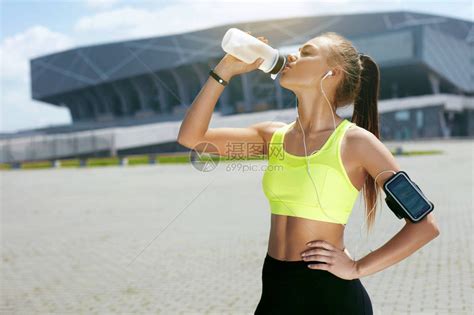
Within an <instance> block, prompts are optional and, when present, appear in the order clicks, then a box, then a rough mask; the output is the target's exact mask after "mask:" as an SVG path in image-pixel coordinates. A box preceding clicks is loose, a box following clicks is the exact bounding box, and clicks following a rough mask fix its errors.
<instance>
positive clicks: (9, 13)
mask: <svg viewBox="0 0 474 315" xmlns="http://www.w3.org/2000/svg"><path fill="white" fill-rule="evenodd" d="M0 3H1V30H0V61H1V69H2V76H1V83H0V84H1V96H0V97H1V111H0V115H1V116H0V132H14V131H17V130H24V129H31V128H37V127H44V126H48V125H57V124H68V123H70V122H71V117H70V114H69V112H68V111H67V110H65V109H63V108H57V107H56V106H51V105H48V104H46V103H43V102H37V101H33V100H31V93H30V80H29V61H28V60H29V59H30V58H33V57H36V56H41V55H44V54H48V53H52V52H56V51H61V50H65V49H69V48H73V47H77V46H85V45H90V44H98V43H105V42H112V41H118V40H127V39H134V38H142V37H150V36H160V35H165V34H173V33H180V32H186V31H191V30H195V29H203V28H207V27H213V26H217V25H221V24H227V23H232V22H240V21H253V20H262V19H267V18H285V17H293V16H308V15H323V14H337V13H360V12H380V11H395V10H409V11H416V12H420V13H431V14H437V15H443V16H449V17H455V18H460V19H464V20H470V21H473V20H474V11H473V10H474V8H473V5H472V1H464V0H462V1H461V0H459V1H456V0H453V1H426V0H411V1H375V0H372V1H349V0H326V1H291V2H290V1H279V0H273V1H271V0H260V1H259V0H240V1H226V0H219V1H211V0H209V1H203V0H194V1H191V0H176V1H171V0H170V1H125V0H69V1H64V0H62V1H48V0H41V1H40V0H29V1H23V0H0Z"/></svg>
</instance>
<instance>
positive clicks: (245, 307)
mask: <svg viewBox="0 0 474 315" xmlns="http://www.w3.org/2000/svg"><path fill="white" fill-rule="evenodd" d="M385 144H386V145H387V147H394V146H396V145H397V143H395V142H386V143H385ZM402 146H403V149H406V150H411V149H417V150H429V149H439V150H443V154H439V155H425V156H424V155H420V156H411V157H410V156H396V159H397V161H398V162H399V164H400V165H401V167H402V169H403V170H405V171H407V172H408V173H409V174H410V177H411V178H412V179H413V180H414V181H416V182H417V184H418V185H419V186H420V188H422V190H423V191H424V192H425V194H426V195H427V196H429V198H430V199H431V200H432V201H433V202H434V204H435V210H434V213H435V215H436V218H437V221H438V225H439V227H440V232H441V234H440V235H439V237H438V238H436V239H435V240H434V241H433V242H431V243H429V244H427V245H426V246H425V247H423V248H421V249H420V250H419V251H417V252H416V253H415V254H413V255H412V256H410V257H408V258H407V259H405V260H403V261H402V262H400V263H398V264H396V265H394V266H391V267H389V268H387V269H385V270H382V271H380V272H378V273H375V274H373V275H369V276H367V277H363V278H361V281H362V283H363V284H364V286H365V287H366V289H367V291H368V293H369V295H370V298H371V300H372V303H373V307H374V311H375V314H383V315H385V314H472V312H473V307H472V297H473V294H472V287H473V283H472V279H473V268H472V267H473V266H472V262H473V260H472V258H473V252H472V240H473V233H472V222H473V220H472V210H473V205H472V197H473V193H474V191H473V182H472V180H473V177H474V171H473V150H474V149H473V148H474V141H472V140H449V141H442V140H436V141H423V142H406V143H403V144H402ZM266 164H267V161H247V162H242V161H239V162H237V161H235V162H229V163H223V162H222V163H219V164H218V166H217V168H216V169H215V170H213V171H210V172H199V171H197V170H196V169H195V168H193V166H192V165H191V164H162V165H159V164H157V165H137V166H125V167H120V166H111V167H100V168H85V169H43V170H11V171H2V172H0V176H1V210H2V233H1V237H2V253H1V254H2V259H1V262H2V268H1V272H2V279H1V280H2V281H1V282H2V293H1V305H0V313H1V314H253V311H254V309H255V307H256V306H257V303H258V301H259V298H260V294H261V268H262V264H263V260H264V258H265V254H266V249H267V242H268V233H269V229H270V211H269V206H268V204H267V200H266V199H265V196H264V194H263V191H262V186H261V177H262V176H263V171H264V169H265V166H266ZM380 200H382V201H383V199H382V198H381V199H380ZM363 210H364V209H363V201H362V194H360V195H359V200H358V201H357V202H356V206H355V208H354V211H353V213H352V215H351V217H350V220H349V222H348V225H347V227H346V234H345V244H346V247H347V248H348V250H349V252H350V253H351V254H352V255H353V256H356V258H360V256H363V255H365V254H367V253H368V252H369V250H370V249H376V248H377V247H378V246H381V245H383V244H384V243H385V242H386V241H388V240H389V239H390V238H391V237H392V236H393V235H395V234H396V233H397V232H398V231H399V230H400V229H401V228H402V226H403V222H404V221H402V220H398V219H397V218H396V217H395V216H394V215H393V213H392V212H391V211H390V209H388V207H387V206H386V205H385V202H383V206H382V208H381V209H380V208H379V212H378V214H377V218H376V225H375V227H374V230H373V232H372V234H370V235H369V238H368V239H366V238H365V229H363V230H362V231H360V226H361V224H362V218H363V214H364V213H363ZM356 248H357V251H356ZM316 294H317V292H315V295H316ZM315 307H317V306H315Z"/></svg>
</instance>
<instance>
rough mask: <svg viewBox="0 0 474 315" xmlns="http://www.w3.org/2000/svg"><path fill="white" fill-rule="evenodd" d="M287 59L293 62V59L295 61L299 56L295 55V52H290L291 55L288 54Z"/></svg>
mask: <svg viewBox="0 0 474 315" xmlns="http://www.w3.org/2000/svg"><path fill="white" fill-rule="evenodd" d="M287 59H288V60H289V61H290V62H293V61H295V60H296V59H297V58H296V56H295V55H294V54H289V55H288V56H287Z"/></svg>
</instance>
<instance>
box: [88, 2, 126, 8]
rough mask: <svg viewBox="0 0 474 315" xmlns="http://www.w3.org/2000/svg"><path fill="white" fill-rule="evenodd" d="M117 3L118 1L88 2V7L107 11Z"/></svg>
mask: <svg viewBox="0 0 474 315" xmlns="http://www.w3.org/2000/svg"><path fill="white" fill-rule="evenodd" d="M116 3H118V0H86V6H87V7H89V8H92V9H106V8H110V7H111V6H113V5H114V4H116Z"/></svg>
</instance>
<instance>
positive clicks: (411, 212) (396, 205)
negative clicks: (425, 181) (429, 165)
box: [383, 171, 434, 223]
mask: <svg viewBox="0 0 474 315" xmlns="http://www.w3.org/2000/svg"><path fill="white" fill-rule="evenodd" d="M383 190H384V192H385V202H386V203H387V206H388V207H389V208H390V210H392V212H393V213H395V215H396V216H397V218H399V219H402V218H406V219H408V220H410V221H411V222H413V223H417V222H419V221H421V220H422V219H423V218H424V217H425V216H426V215H428V213H430V212H431V211H433V209H434V204H433V203H432V202H431V201H430V200H428V198H426V196H425V195H424V194H423V192H422V191H421V189H420V187H419V186H418V185H417V184H416V183H415V182H413V181H412V180H411V179H410V177H409V176H408V174H407V173H406V172H404V171H398V172H397V173H395V174H393V175H392V176H390V177H389V178H388V179H387V180H386V181H385V183H384V185H383ZM406 204H410V205H412V206H411V207H412V208H407V206H405V205H406ZM413 205H414V206H413ZM415 206H416V209H415V208H414V207H415Z"/></svg>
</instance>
